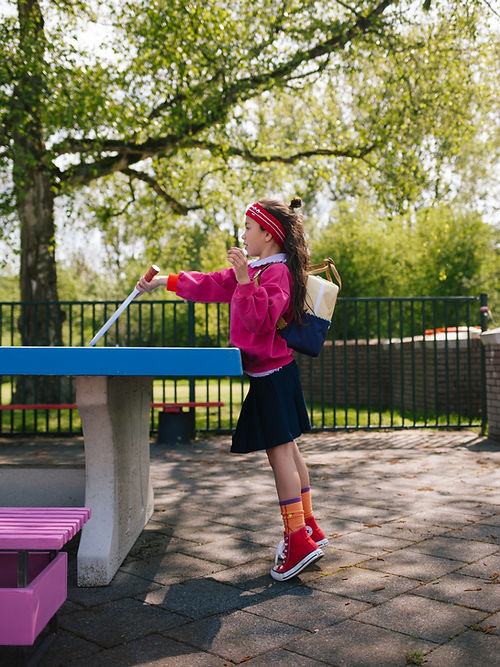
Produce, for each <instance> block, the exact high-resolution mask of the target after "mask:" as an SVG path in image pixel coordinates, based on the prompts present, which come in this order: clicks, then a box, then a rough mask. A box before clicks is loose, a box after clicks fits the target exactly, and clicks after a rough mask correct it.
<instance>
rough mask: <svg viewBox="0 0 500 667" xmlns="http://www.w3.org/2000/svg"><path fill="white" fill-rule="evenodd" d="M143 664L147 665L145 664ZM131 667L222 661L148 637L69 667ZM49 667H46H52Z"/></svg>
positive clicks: (215, 665) (189, 666)
mask: <svg viewBox="0 0 500 667" xmlns="http://www.w3.org/2000/svg"><path fill="white" fill-rule="evenodd" d="M146 660H147V662H146ZM89 663H90V664H91V665H92V667H133V666H135V665H144V664H148V665H158V666H159V667H224V665H225V664H227V663H225V661H224V660H222V658H219V657H217V656H215V655H210V654H209V653H206V652H205V651H199V650H197V649H195V648H192V647H190V646H186V645H185V644H180V643H179V642H176V641H174V640H173V639H168V638H167V637H162V636H161V635H158V634H150V635H148V636H147V637H144V638H143V639H137V640H135V641H131V642H127V643H126V644H122V645H121V646H117V647H115V648H111V649H107V650H104V651H101V652H100V653H97V654H93V655H92V657H91V660H90V661H87V662H85V661H84V660H82V661H80V660H78V661H76V662H75V663H73V662H72V663H71V667H89ZM55 664H61V663H57V662H56V663H54V662H53V663H51V664H50V665H47V667H54V665H55Z"/></svg>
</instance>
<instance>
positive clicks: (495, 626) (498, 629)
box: [480, 612, 500, 635]
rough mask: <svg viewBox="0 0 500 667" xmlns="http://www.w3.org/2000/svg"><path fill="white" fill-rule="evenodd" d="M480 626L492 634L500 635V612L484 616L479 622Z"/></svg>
mask: <svg viewBox="0 0 500 667" xmlns="http://www.w3.org/2000/svg"><path fill="white" fill-rule="evenodd" d="M480 625H481V627H483V628H486V629H487V631H488V633H491V634H492V635H500V612H497V613H496V614H492V615H491V616H488V618H485V619H484V620H483V621H482V623H481V624H480Z"/></svg>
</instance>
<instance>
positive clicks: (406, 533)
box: [364, 519, 448, 542]
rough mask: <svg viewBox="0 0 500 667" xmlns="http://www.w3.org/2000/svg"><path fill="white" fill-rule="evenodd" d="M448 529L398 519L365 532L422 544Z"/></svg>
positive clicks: (368, 528) (369, 528) (372, 527)
mask: <svg viewBox="0 0 500 667" xmlns="http://www.w3.org/2000/svg"><path fill="white" fill-rule="evenodd" d="M447 531H448V528H444V527H443V526H433V525H431V524H420V523H418V522H413V521H412V519H397V520H396V521H391V522H389V523H383V524H381V525H380V526H371V527H367V528H365V531H364V532H367V533H371V534H372V535H386V536H387V537H397V538H399V539H403V540H408V541H410V542H421V541H422V540H425V539H427V538H429V537H433V536H434V535H441V534H443V533H446V532H447Z"/></svg>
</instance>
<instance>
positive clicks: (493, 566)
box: [459, 551, 500, 581]
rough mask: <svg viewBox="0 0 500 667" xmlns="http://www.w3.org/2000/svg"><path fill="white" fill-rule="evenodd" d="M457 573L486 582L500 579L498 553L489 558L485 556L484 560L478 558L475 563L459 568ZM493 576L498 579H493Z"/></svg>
mask: <svg viewBox="0 0 500 667" xmlns="http://www.w3.org/2000/svg"><path fill="white" fill-rule="evenodd" d="M459 572H460V574H466V575H469V576H471V577H480V578H481V579H486V580H488V581H491V580H493V579H498V578H499V577H500V551H497V552H496V553H494V554H492V555H491V556H486V558H480V559H479V560H477V561H476V562H475V563H470V564H469V565H465V566H464V567H461V568H460V570H459ZM495 574H498V575H499V577H495Z"/></svg>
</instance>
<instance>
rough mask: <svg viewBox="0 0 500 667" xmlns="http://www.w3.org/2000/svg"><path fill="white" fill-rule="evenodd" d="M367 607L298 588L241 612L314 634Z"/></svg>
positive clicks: (319, 592)
mask: <svg viewBox="0 0 500 667" xmlns="http://www.w3.org/2000/svg"><path fill="white" fill-rule="evenodd" d="M370 606H371V605H368V604H366V603H364V602H360V601H358V600H346V599H345V598H344V597H341V596H339V595H335V594H333V593H327V592H324V591H322V590H315V589H314V588H310V587H309V586H300V587H298V588H295V589H293V590H291V591H290V592H289V593H288V594H287V595H280V596H279V597H273V598H271V599H268V600H265V601H264V602H260V603H257V604H254V603H252V605H251V606H246V607H245V608H244V609H245V610H246V611H249V612H252V614H257V615H258V616H264V617H265V618H271V619H273V620H275V621H283V622H286V623H289V624H290V625H293V626H295V627H297V628H303V629H306V630H311V631H314V630H317V629H319V628H323V627H325V626H327V625H332V624H334V623H339V622H340V621H344V620H345V619H346V618H349V617H350V616H354V615H355V614H358V613H359V612H361V611H364V610H365V609H369V608H370Z"/></svg>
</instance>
